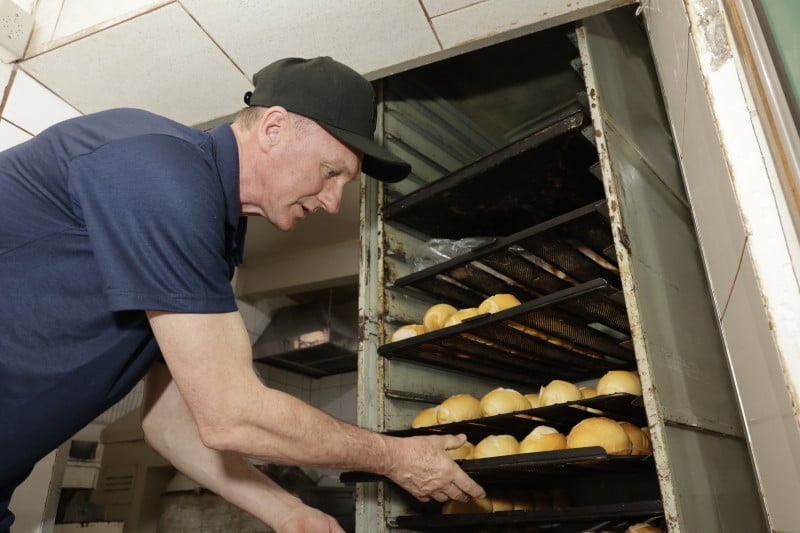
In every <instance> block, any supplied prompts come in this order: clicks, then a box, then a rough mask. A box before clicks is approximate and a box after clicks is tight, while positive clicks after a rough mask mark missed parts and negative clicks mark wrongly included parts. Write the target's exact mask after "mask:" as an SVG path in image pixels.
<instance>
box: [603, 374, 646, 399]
mask: <svg viewBox="0 0 800 533" xmlns="http://www.w3.org/2000/svg"><path fill="white" fill-rule="evenodd" d="M617 392H627V393H628V394H634V395H636V396H641V395H642V382H641V381H639V376H638V375H637V374H636V373H635V372H629V371H627V370H609V371H608V372H606V374H605V375H604V376H603V377H602V378H600V379H599V380H598V382H597V395H598V396H605V395H606V394H615V393H617Z"/></svg>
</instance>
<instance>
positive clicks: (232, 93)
mask: <svg viewBox="0 0 800 533" xmlns="http://www.w3.org/2000/svg"><path fill="white" fill-rule="evenodd" d="M25 1H26V0H17V2H18V3H19V4H20V5H24V4H25ZM630 1H631V0H573V2H571V3H565V2H563V0H537V1H536V2H535V3H531V2H529V1H528V0H336V1H322V0H239V1H235V2H231V1H229V0H172V1H167V0H115V1H114V2H108V1H107V0H37V1H36V2H34V3H32V4H31V7H32V6H35V13H34V14H35V17H36V26H35V28H34V34H33V36H32V38H31V42H30V44H29V47H28V52H27V54H26V57H25V58H24V60H23V61H21V62H20V63H19V65H20V68H22V70H23V71H24V72H25V73H27V74H29V75H30V76H31V77H32V78H33V79H35V80H36V81H38V82H39V83H41V84H42V85H43V86H44V87H46V88H47V89H49V90H51V91H52V92H54V93H55V94H57V95H59V96H60V97H61V98H62V99H64V100H65V101H66V102H67V103H68V104H70V105H71V106H73V107H74V108H75V109H77V110H78V111H80V112H81V113H91V112H94V111H99V110H103V109H107V108H111V107H138V108H143V109H148V110H151V111H153V112H156V113H159V114H162V115H165V116H167V117H170V118H173V119H175V120H177V121H179V122H182V123H185V124H191V125H208V124H211V123H213V122H214V121H217V120H222V119H226V118H228V117H230V116H231V115H232V114H233V113H235V112H236V111H237V110H238V109H240V108H241V107H242V106H243V102H242V96H243V94H244V92H245V91H246V90H248V89H249V88H250V87H251V83H250V78H251V76H252V74H253V73H255V72H256V71H257V70H259V69H260V68H261V67H262V66H264V65H266V64H268V63H270V62H272V61H273V60H275V59H279V58H281V57H286V56H305V57H309V56H316V55H331V56H333V57H336V58H337V59H339V60H341V61H343V62H345V63H347V64H349V65H351V66H352V67H353V68H355V69H356V70H358V71H359V72H362V73H364V74H365V76H367V77H368V78H370V79H374V78H377V77H383V76H385V75H388V74H390V73H393V72H396V71H399V70H403V69H406V68H410V67H413V66H416V65H422V64H425V63H427V62H430V61H433V60H435V59H437V58H440V57H446V56H448V55H453V54H455V53H458V52H460V51H465V50H468V49H474V48H477V47H479V46H482V45H486V44H489V43H492V42H498V41H502V40H505V39H508V38H510V37H514V36H516V35H520V34H523V33H528V32H530V31H532V30H533V29H538V28H543V27H548V26H552V25H555V24H557V23H561V22H563V21H564V19H565V18H567V17H569V18H576V17H578V16H581V15H582V14H589V13H592V12H597V11H600V10H603V9H607V8H608V7H612V6H614V5H620V4H623V3H628V2H630ZM349 188H350V190H349V191H346V195H345V198H344V199H343V203H342V208H341V210H340V214H338V215H336V216H330V215H314V216H313V217H310V219H307V220H303V221H302V222H301V223H300V224H299V225H298V227H296V229H295V230H293V231H292V233H291V234H284V233H281V232H280V231H278V230H275V229H274V228H272V227H271V226H269V225H268V224H266V223H265V222H264V221H263V220H261V219H253V220H250V221H249V226H250V229H249V236H248V242H247V251H246V259H247V261H248V262H250V263H252V262H256V263H257V262H260V261H262V260H263V259H264V258H267V257H268V256H273V255H276V254H283V253H289V252H293V251H297V250H299V249H301V248H302V249H304V250H308V249H313V248H315V247H325V246H327V247H330V244H331V243H336V242H346V241H352V240H353V239H357V238H358V234H359V221H358V196H359V193H358V187H357V186H356V185H350V186H349ZM323 260H324V259H323Z"/></svg>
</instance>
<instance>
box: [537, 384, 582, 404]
mask: <svg viewBox="0 0 800 533" xmlns="http://www.w3.org/2000/svg"><path fill="white" fill-rule="evenodd" d="M580 399H581V390H580V389H579V388H578V386H577V385H575V384H574V383H570V382H569V381H563V380H560V379H554V380H553V381H551V382H550V383H548V384H547V385H545V386H544V387H542V389H541V390H540V391H539V407H547V406H548V405H555V404H557V403H564V402H574V401H575V400H580Z"/></svg>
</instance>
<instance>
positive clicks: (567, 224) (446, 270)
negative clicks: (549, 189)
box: [392, 200, 627, 327]
mask: <svg viewBox="0 0 800 533" xmlns="http://www.w3.org/2000/svg"><path fill="white" fill-rule="evenodd" d="M593 279H605V280H606V281H607V282H608V283H609V284H610V285H612V286H613V287H616V288H620V287H621V282H620V279H619V273H618V269H617V265H616V255H615V252H614V241H613V238H612V234H611V226H610V223H609V220H608V211H607V207H606V202H605V200H602V201H599V202H594V203H592V204H589V205H586V206H582V207H580V208H578V209H575V210H573V211H570V212H568V213H565V214H563V215H560V216H558V217H555V218H552V219H550V220H547V221H545V222H542V223H540V224H537V225H535V226H533V227H530V228H527V229H524V230H522V231H519V232H517V233H514V234H512V235H509V236H508V237H503V238H495V239H492V241H490V242H489V244H486V245H484V246H481V247H479V248H476V249H473V250H471V251H470V252H468V253H464V254H461V255H459V256H458V257H454V258H452V259H449V260H447V261H444V262H442V263H439V264H436V265H433V266H431V267H428V268H425V269H423V270H420V271H418V272H414V273H412V274H409V275H407V276H403V277H401V278H398V279H397V280H395V282H394V283H393V284H392V287H393V288H401V289H411V290H415V291H418V292H422V293H425V294H426V295H427V296H428V297H430V298H432V299H434V300H439V301H442V302H446V303H450V304H452V305H454V306H456V307H477V306H478V305H479V304H480V303H481V302H482V301H483V300H484V299H485V298H487V297H489V296H492V295H494V294H501V293H510V294H513V295H514V296H516V297H517V299H518V300H520V301H521V302H525V301H528V300H531V299H534V298H538V297H540V296H543V295H545V294H551V293H553V292H556V291H559V290H562V289H566V288H568V287H571V286H574V285H578V284H580V283H581V282H586V281H590V280H593ZM623 322H624V323H623V324H622V327H627V321H626V320H624V321H623Z"/></svg>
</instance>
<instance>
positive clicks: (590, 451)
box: [339, 446, 655, 484]
mask: <svg viewBox="0 0 800 533" xmlns="http://www.w3.org/2000/svg"><path fill="white" fill-rule="evenodd" d="M456 462H457V463H458V464H459V465H460V466H461V469H462V470H464V472H466V473H467V474H469V476H470V477H472V478H473V479H474V480H475V481H477V482H478V483H481V484H484V483H498V482H513V481H521V480H527V481H530V480H532V479H537V478H542V479H553V478H554V477H562V478H563V477H584V476H585V475H586V474H587V472H598V471H602V472H613V473H619V474H622V475H625V474H629V473H632V472H640V471H642V470H652V471H653V472H655V462H654V461H653V456H652V455H608V454H607V453H606V451H605V450H604V449H603V448H602V447H600V446H590V447H586V448H572V449H567V450H556V451H552V452H535V453H519V454H515V455H505V456H502V457H489V458H486V459H465V460H459V461H456ZM339 479H340V481H341V482H342V483H358V482H375V481H385V480H386V478H384V477H383V476H380V475H377V474H371V473H369V472H342V473H341V474H340V475H339Z"/></svg>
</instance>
